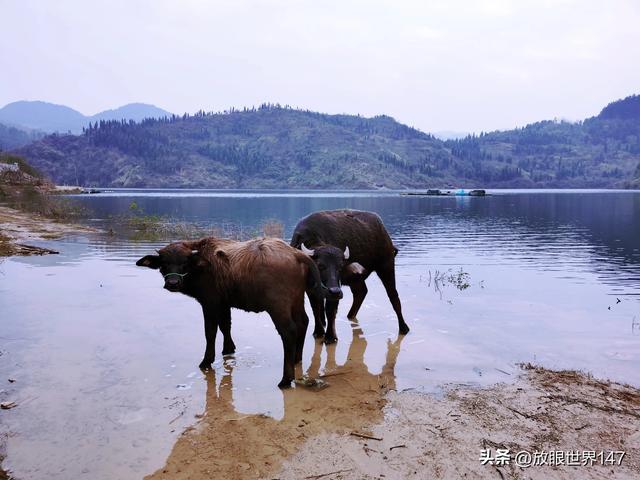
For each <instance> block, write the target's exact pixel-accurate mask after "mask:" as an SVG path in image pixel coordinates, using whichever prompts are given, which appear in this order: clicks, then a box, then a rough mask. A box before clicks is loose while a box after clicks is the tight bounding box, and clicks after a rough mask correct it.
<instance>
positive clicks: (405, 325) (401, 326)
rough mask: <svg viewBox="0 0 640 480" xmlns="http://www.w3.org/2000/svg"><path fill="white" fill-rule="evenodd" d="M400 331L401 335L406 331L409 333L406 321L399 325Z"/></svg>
mask: <svg viewBox="0 0 640 480" xmlns="http://www.w3.org/2000/svg"><path fill="white" fill-rule="evenodd" d="M400 333H401V334H402V335H406V334H407V333H409V325H407V324H406V323H405V324H402V325H400Z"/></svg>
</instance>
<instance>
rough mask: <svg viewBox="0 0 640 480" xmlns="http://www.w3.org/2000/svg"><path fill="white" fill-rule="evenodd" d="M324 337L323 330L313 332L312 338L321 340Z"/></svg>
mask: <svg viewBox="0 0 640 480" xmlns="http://www.w3.org/2000/svg"><path fill="white" fill-rule="evenodd" d="M322 337H324V330H314V331H313V338H322Z"/></svg>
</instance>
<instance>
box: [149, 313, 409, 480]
mask: <svg viewBox="0 0 640 480" xmlns="http://www.w3.org/2000/svg"><path fill="white" fill-rule="evenodd" d="M403 338H404V337H403V336H400V337H398V338H397V339H396V340H395V341H391V340H389V341H388V342H387V348H386V360H385V363H384V365H383V367H382V371H381V372H380V373H378V374H373V373H371V372H370V369H369V367H368V366H367V364H366V362H365V352H366V349H367V340H366V339H365V338H364V336H363V332H362V329H361V328H360V327H359V326H358V324H357V323H353V324H352V337H351V342H350V344H349V349H348V354H347V358H346V361H345V362H344V363H343V364H342V365H338V363H337V361H336V346H335V345H328V346H324V345H323V344H322V343H321V342H319V341H318V342H316V344H315V349H314V352H313V356H312V359H311V364H310V366H309V368H308V370H307V374H308V375H310V376H313V377H314V378H315V377H317V376H319V374H320V371H321V363H322V362H321V355H322V351H323V349H325V348H326V354H327V359H326V362H325V365H324V378H325V379H326V380H327V382H328V383H329V386H328V387H327V388H325V389H323V390H313V389H306V388H303V387H296V388H295V389H290V390H285V391H283V392H282V402H283V405H284V415H283V417H282V418H280V419H275V418H273V417H270V416H267V415H264V414H249V415H247V414H242V413H240V412H238V411H237V408H236V405H235V403H234V365H233V362H227V363H226V364H225V366H224V371H223V373H222V376H221V379H220V381H219V382H218V381H217V373H216V372H215V371H211V372H208V373H207V376H206V381H207V393H206V407H205V411H204V413H203V420H202V421H201V424H200V425H197V426H196V427H194V428H193V429H192V430H190V431H189V432H187V433H186V434H185V435H183V436H182V437H180V439H179V440H178V441H177V442H176V444H175V446H174V448H173V450H172V452H171V455H170V456H169V458H168V459H167V464H166V466H165V467H163V468H162V469H160V470H158V471H157V472H156V473H155V474H153V475H151V476H149V477H148V478H176V476H178V477H179V476H180V472H181V470H182V469H183V468H184V463H185V461H189V462H195V463H196V465H195V466H193V465H192V466H191V467H192V471H206V473H207V474H208V475H211V477H212V478H229V479H232V478H245V477H247V476H251V477H252V478H265V477H266V476H267V475H269V474H273V473H274V472H276V471H277V470H278V466H279V462H280V459H283V458H286V457H287V456H289V455H291V454H293V453H294V452H295V451H296V450H297V449H298V448H299V446H300V444H301V443H302V442H303V441H304V440H306V439H307V438H309V437H310V436H313V435H316V434H318V433H339V434H344V433H351V432H362V431H363V428H366V427H367V426H368V425H371V424H372V423H376V422H379V421H381V420H382V415H383V412H382V408H383V407H384V405H385V403H386V402H385V399H384V394H385V393H386V392H388V391H389V390H392V389H395V384H396V380H395V373H394V370H395V366H396V362H397V360H398V355H399V352H400V350H401V344H402V341H403ZM194 452H197V454H196V455H194ZM222 452H224V453H223V454H222Z"/></svg>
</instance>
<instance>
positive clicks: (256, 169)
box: [17, 96, 640, 188]
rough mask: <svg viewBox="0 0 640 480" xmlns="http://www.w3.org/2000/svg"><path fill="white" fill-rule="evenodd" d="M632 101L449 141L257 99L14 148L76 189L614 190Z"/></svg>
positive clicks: (632, 134) (638, 172)
mask: <svg viewBox="0 0 640 480" xmlns="http://www.w3.org/2000/svg"><path fill="white" fill-rule="evenodd" d="M636 102H637V97H635V96H634V97H629V98H627V99H624V100H621V101H619V102H614V103H612V104H611V105H614V106H615V107H614V108H610V107H611V105H609V106H608V107H606V108H605V109H604V110H603V112H608V113H606V114H605V115H604V116H603V115H602V114H601V115H599V116H597V117H593V118H589V119H586V120H584V121H582V122H576V123H570V122H558V121H542V122H537V123H533V124H530V125H527V126H525V127H523V128H517V129H514V130H507V131H496V132H491V133H482V134H480V135H479V136H478V135H470V136H467V137H465V138H462V139H457V140H447V141H442V140H439V139H437V138H435V137H434V136H432V135H429V134H426V133H423V132H421V131H419V130H416V129H414V128H411V127H408V126H406V125H403V124H401V123H398V122H397V121H395V120H394V119H393V118H391V117H388V116H379V117H373V118H364V117H361V116H354V115H327V114H321V113H315V112H310V111H303V110H294V109H290V108H283V107H280V106H277V105H263V106H261V107H260V108H257V109H255V108H254V109H244V110H242V111H239V110H231V111H230V112H225V113H216V114H214V113H204V112H199V113H197V114H196V115H183V116H179V117H178V116H171V117H167V118H162V119H156V120H153V119H151V120H144V121H142V122H140V123H133V122H121V121H101V122H100V123H99V124H98V125H95V124H93V125H92V126H91V127H90V128H89V129H87V130H86V131H85V133H84V134H82V135H79V136H73V135H50V136H47V137H45V138H43V139H42V140H39V141H37V142H34V143H33V144H30V145H27V146H25V147H22V148H20V149H17V152H18V153H20V154H21V155H24V156H25V157H26V158H27V159H28V160H29V162H30V163H31V164H32V165H33V166H34V167H36V168H38V169H39V170H41V171H42V172H44V173H45V174H48V175H50V176H51V178H52V179H53V180H54V181H55V182H57V183H66V184H76V185H82V186H114V187H209V188H427V187H436V188H438V187H446V186H449V185H450V186H456V187H464V188H482V187H523V188H529V187H556V188H568V187H572V188H582V187H593V188H596V187H618V188H621V187H631V186H640V119H639V118H636V117H633V116H632V115H630V114H629V113H628V112H629V111H634V105H636ZM611 112H614V113H611ZM616 112H617V113H616ZM620 112H625V113H620Z"/></svg>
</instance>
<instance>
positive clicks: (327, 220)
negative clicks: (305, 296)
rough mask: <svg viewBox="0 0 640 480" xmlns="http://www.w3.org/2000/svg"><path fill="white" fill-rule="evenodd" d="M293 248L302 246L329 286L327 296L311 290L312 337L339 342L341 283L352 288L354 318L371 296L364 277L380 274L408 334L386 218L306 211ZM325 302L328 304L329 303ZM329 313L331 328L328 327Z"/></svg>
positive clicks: (400, 324)
mask: <svg viewBox="0 0 640 480" xmlns="http://www.w3.org/2000/svg"><path fill="white" fill-rule="evenodd" d="M291 246H292V247H295V248H300V249H301V250H302V251H303V252H305V253H306V254H307V255H309V256H311V257H312V258H313V260H314V261H315V262H316V264H317V265H318V269H319V270H320V277H321V279H322V282H323V287H324V288H325V294H326V300H325V299H323V298H322V296H320V295H317V294H316V291H310V292H309V300H310V301H311V306H312V307H313V316H314V319H315V329H314V331H313V335H314V336H315V337H316V338H318V337H322V336H323V335H324V341H325V343H332V342H335V341H336V340H337V337H336V332H335V319H336V313H337V311H338V302H339V301H340V299H341V298H342V289H341V285H342V284H344V285H348V286H349V287H351V292H352V293H353V304H352V305H351V308H350V309H349V313H348V314H347V317H348V318H355V317H356V315H357V314H358V310H359V309H360V306H361V305H362V302H363V301H364V297H365V296H366V295H367V291H368V290H367V285H366V284H365V280H366V279H367V277H368V276H369V275H370V274H371V272H376V273H377V274H378V277H380V280H381V281H382V284H383V285H384V288H385V290H386V291H387V295H388V297H389V300H390V301H391V305H392V306H393V309H394V311H395V312H396V315H397V316H398V329H399V331H400V333H401V334H406V333H408V332H409V327H408V326H407V324H406V323H405V321H404V318H403V317H402V307H401V304H400V298H399V297H398V291H397V290H396V273H395V257H396V254H397V253H398V249H397V248H396V247H395V246H394V245H393V242H392V241H391V238H390V237H389V234H388V233H387V230H386V229H385V228H384V224H383V223H382V219H381V218H380V217H379V216H378V215H377V214H375V213H372V212H362V211H359V210H330V211H322V212H315V213H312V214H310V215H307V216H306V217H304V218H303V219H302V220H300V221H299V222H298V224H297V225H296V228H295V229H294V231H293V236H292V237H291ZM325 302H326V304H325ZM325 311H326V316H327V331H326V333H325V331H324V324H325V321H324V317H325Z"/></svg>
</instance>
